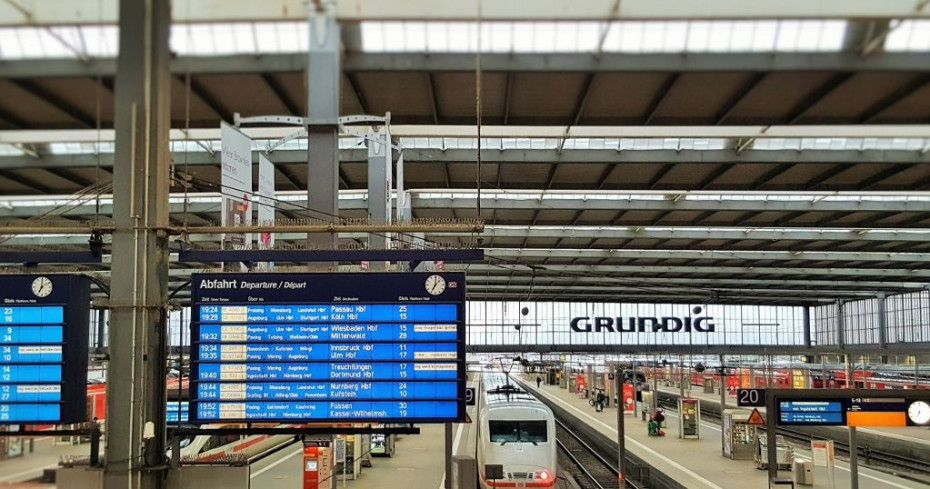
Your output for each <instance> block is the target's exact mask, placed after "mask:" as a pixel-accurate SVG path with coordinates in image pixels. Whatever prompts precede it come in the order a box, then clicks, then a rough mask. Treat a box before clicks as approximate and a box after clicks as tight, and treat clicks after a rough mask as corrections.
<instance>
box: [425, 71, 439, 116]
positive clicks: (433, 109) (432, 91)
mask: <svg viewBox="0 0 930 489" xmlns="http://www.w3.org/2000/svg"><path fill="white" fill-rule="evenodd" d="M426 96H427V98H428V99H429V108H430V113H431V114H432V115H433V124H439V103H438V102H437V101H436V85H435V84H434V83H433V75H432V73H427V74H426Z"/></svg>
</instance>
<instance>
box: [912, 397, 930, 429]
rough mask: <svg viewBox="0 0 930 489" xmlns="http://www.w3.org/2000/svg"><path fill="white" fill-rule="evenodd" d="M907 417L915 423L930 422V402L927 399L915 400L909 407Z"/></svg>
mask: <svg viewBox="0 0 930 489" xmlns="http://www.w3.org/2000/svg"><path fill="white" fill-rule="evenodd" d="M907 417H908V418H910V420H911V422H912V423H914V424H920V425H924V424H928V423H930V404H927V402H925V401H914V402H912V403H911V405H910V406H908V407H907Z"/></svg>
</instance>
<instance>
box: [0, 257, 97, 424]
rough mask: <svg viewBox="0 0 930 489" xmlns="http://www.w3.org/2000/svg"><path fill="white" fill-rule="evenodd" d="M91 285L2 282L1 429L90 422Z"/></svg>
mask: <svg viewBox="0 0 930 489" xmlns="http://www.w3.org/2000/svg"><path fill="white" fill-rule="evenodd" d="M89 307H90V282H89V280H88V279H87V278H86V277H78V276H70V275H47V276H25V275H19V276H2V277H0V424H69V423H80V422H83V421H86V420H87V419H86V410H87V353H88V346H87V335H88V326H89V324H88V323H89V320H90V317H89V314H90V312H89Z"/></svg>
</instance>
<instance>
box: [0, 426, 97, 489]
mask: <svg viewBox="0 0 930 489" xmlns="http://www.w3.org/2000/svg"><path fill="white" fill-rule="evenodd" d="M26 444H28V441H27V442H26ZM33 448H34V451H33V452H31V453H30V452H29V451H28V448H27V449H26V452H25V453H24V454H23V455H22V456H21V457H16V458H11V459H7V460H4V461H2V462H0V487H13V485H14V484H17V485H19V484H20V483H24V482H27V481H32V480H36V479H39V478H41V477H42V473H43V472H44V471H45V470H46V469H54V468H57V467H58V462H59V460H60V459H61V458H62V457H69V456H82V455H83V456H87V454H88V453H89V452H90V445H88V444H86V443H84V444H80V445H55V443H54V439H53V438H52V437H40V438H36V439H35V441H34V446H33Z"/></svg>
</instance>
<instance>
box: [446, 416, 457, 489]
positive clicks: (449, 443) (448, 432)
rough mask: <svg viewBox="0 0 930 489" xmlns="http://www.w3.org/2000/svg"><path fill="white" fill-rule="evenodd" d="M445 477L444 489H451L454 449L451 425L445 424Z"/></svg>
mask: <svg viewBox="0 0 930 489" xmlns="http://www.w3.org/2000/svg"><path fill="white" fill-rule="evenodd" d="M445 426H446V477H445V479H444V480H445V482H444V487H445V489H452V455H453V453H452V451H453V450H455V447H454V446H453V445H452V423H446V424H445Z"/></svg>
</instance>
